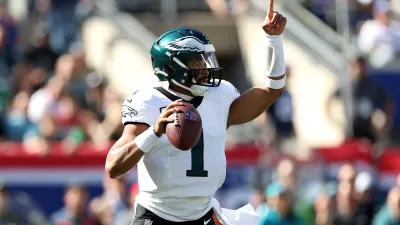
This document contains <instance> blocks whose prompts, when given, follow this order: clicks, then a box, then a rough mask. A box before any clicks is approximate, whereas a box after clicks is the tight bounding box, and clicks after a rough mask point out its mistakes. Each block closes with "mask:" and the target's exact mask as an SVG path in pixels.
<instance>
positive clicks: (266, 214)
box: [257, 183, 304, 225]
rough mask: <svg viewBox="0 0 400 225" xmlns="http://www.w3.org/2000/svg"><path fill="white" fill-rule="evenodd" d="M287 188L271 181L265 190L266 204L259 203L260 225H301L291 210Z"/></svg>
mask: <svg viewBox="0 0 400 225" xmlns="http://www.w3.org/2000/svg"><path fill="white" fill-rule="evenodd" d="M289 193H290V192H289V190H288V189H286V188H285V187H284V186H282V185H280V184H279V183H272V184H270V185H269V186H268V188H267V189H266V190H265V195H266V197H267V204H263V205H261V206H260V207H259V208H258V209H257V211H258V213H259V215H260V222H259V224H260V225H268V224H275V225H301V224H304V223H303V222H302V221H301V220H300V219H299V218H297V217H296V216H295V215H294V213H293V210H292V206H291V205H292V201H291V197H290V194H289Z"/></svg>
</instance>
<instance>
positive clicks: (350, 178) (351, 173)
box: [337, 163, 357, 189]
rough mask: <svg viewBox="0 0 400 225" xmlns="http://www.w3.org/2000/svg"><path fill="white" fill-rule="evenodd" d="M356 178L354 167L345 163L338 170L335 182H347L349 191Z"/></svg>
mask: <svg viewBox="0 0 400 225" xmlns="http://www.w3.org/2000/svg"><path fill="white" fill-rule="evenodd" d="M356 177H357V170H356V168H355V167H354V165H353V164H351V163H345V164H343V165H342V166H341V167H340V169H339V172H338V175H337V180H338V183H340V182H342V181H345V182H348V183H349V184H350V185H351V189H353V188H354V185H355V180H356Z"/></svg>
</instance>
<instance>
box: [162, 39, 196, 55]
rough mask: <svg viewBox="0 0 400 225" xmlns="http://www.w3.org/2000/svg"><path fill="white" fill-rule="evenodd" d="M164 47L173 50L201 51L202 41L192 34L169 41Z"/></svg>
mask: <svg viewBox="0 0 400 225" xmlns="http://www.w3.org/2000/svg"><path fill="white" fill-rule="evenodd" d="M164 47H165V48H167V49H170V50H174V51H180V50H188V51H193V52H203V51H204V42H202V41H201V40H199V39H198V38H196V37H194V36H187V37H182V38H178V39H176V40H175V41H171V42H169V43H168V44H166V45H165V46H164Z"/></svg>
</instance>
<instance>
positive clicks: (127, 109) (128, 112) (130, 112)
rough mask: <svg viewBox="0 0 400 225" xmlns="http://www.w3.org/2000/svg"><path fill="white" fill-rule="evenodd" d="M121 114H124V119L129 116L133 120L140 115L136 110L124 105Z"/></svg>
mask: <svg viewBox="0 0 400 225" xmlns="http://www.w3.org/2000/svg"><path fill="white" fill-rule="evenodd" d="M121 112H122V117H124V118H125V117H127V116H129V117H131V118H132V117H134V116H136V115H137V114H138V112H137V111H136V110H135V109H134V108H132V107H130V106H127V105H122V109H121Z"/></svg>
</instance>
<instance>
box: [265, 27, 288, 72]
mask: <svg viewBox="0 0 400 225" xmlns="http://www.w3.org/2000/svg"><path fill="white" fill-rule="evenodd" d="M265 45H266V47H267V68H266V71H265V75H266V76H268V77H279V76H282V75H283V74H284V73H285V69H286V66H285V54H284V51H283V41H282V36H281V35H268V34H266V35H265Z"/></svg>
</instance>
